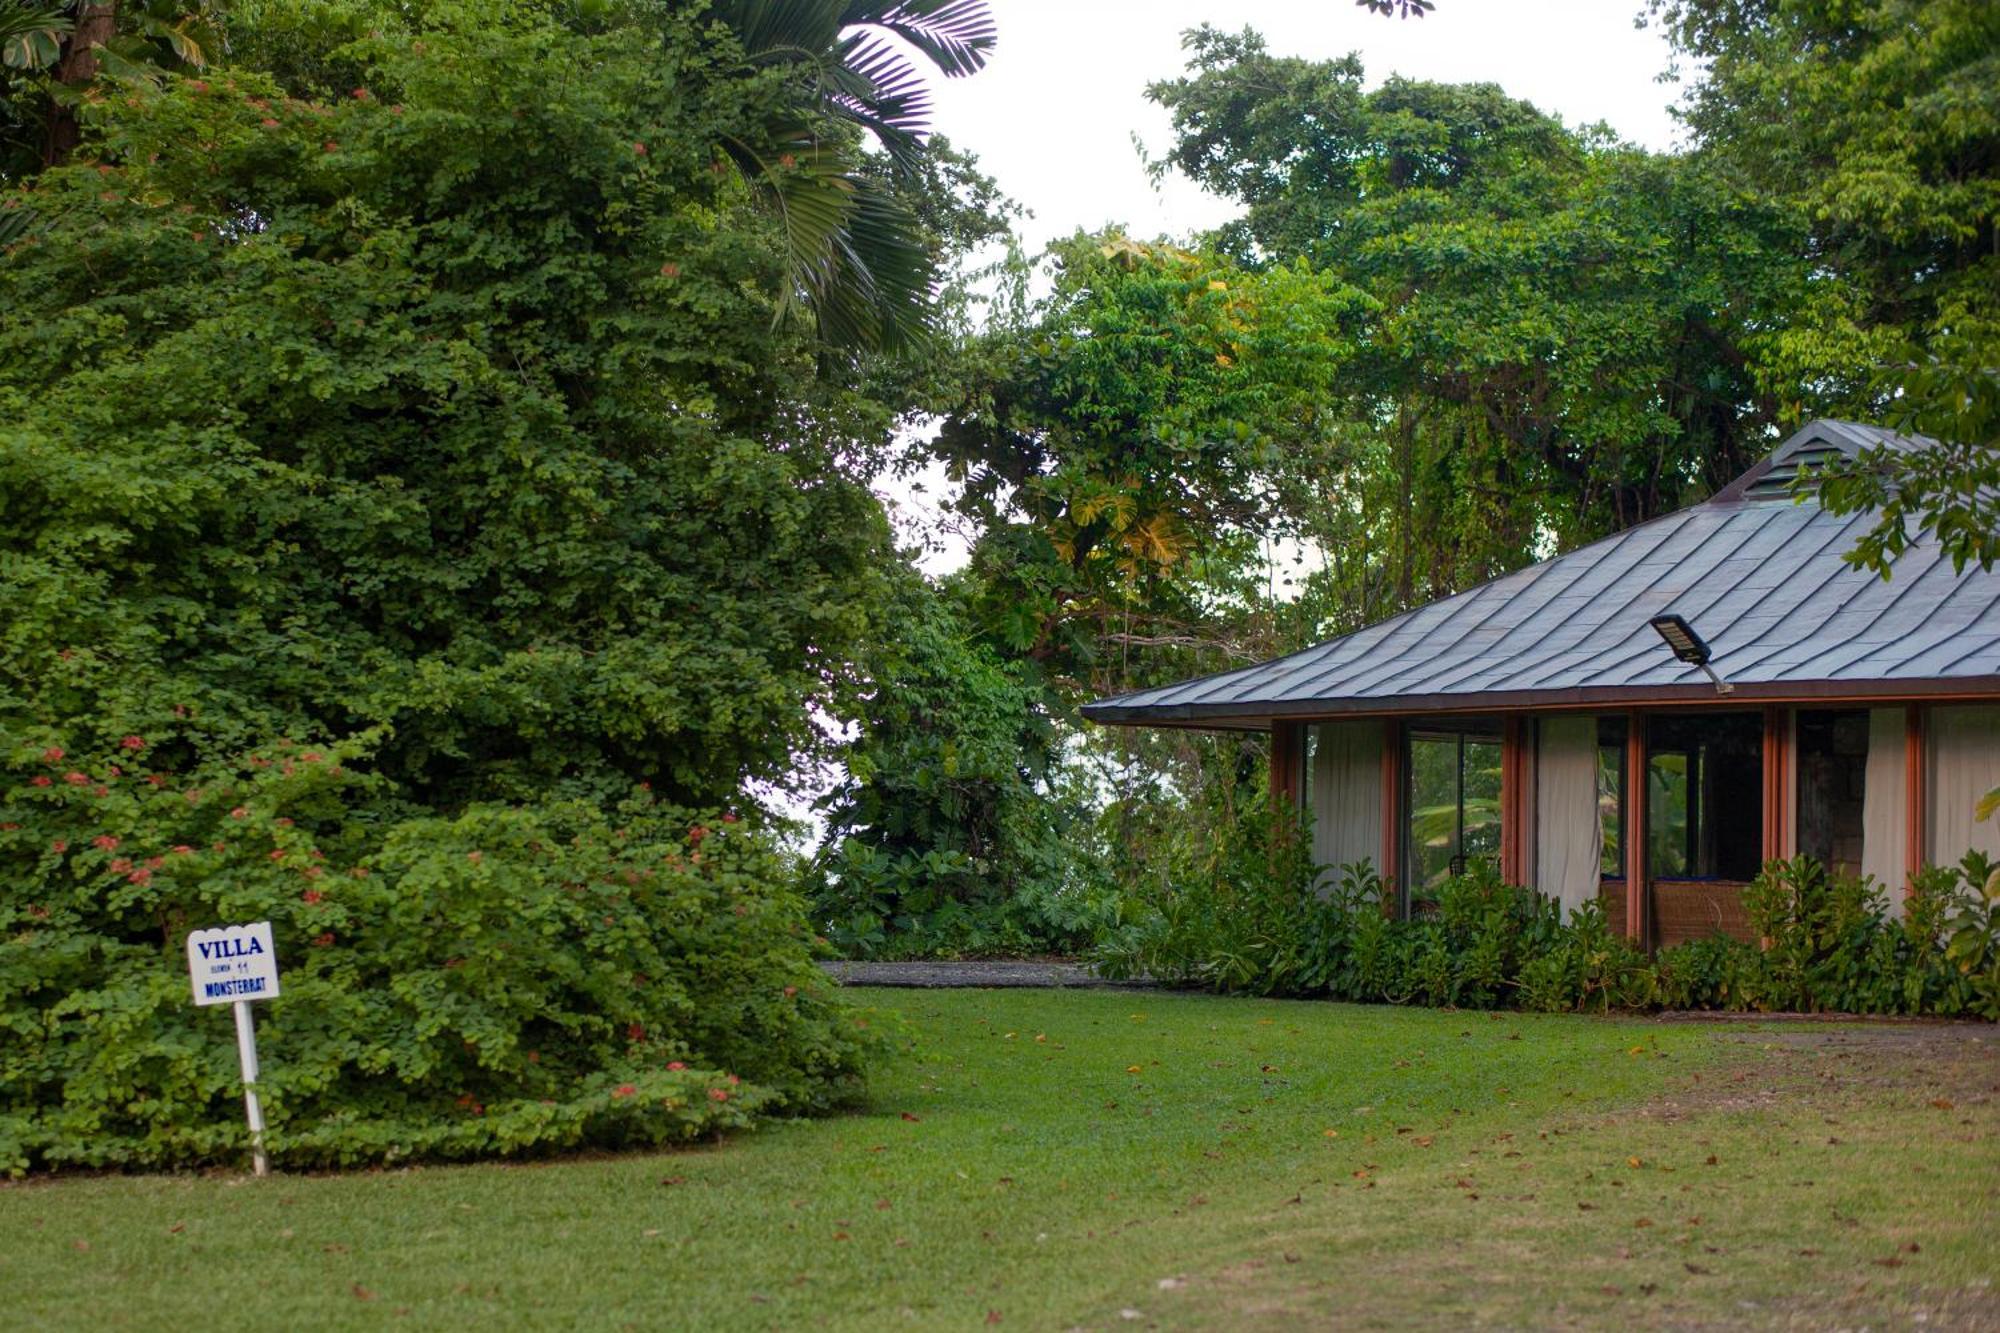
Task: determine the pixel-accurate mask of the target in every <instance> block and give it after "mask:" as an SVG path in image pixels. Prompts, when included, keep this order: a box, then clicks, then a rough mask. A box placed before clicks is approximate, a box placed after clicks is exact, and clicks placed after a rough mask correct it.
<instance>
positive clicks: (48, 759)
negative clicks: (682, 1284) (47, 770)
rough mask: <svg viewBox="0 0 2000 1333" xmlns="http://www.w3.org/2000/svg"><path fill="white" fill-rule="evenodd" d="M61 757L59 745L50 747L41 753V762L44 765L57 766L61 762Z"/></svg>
mask: <svg viewBox="0 0 2000 1333" xmlns="http://www.w3.org/2000/svg"><path fill="white" fill-rule="evenodd" d="M62 757H63V752H62V746H60V745H51V746H50V747H49V748H48V749H46V750H44V751H42V762H43V763H45V764H59V763H61V762H62Z"/></svg>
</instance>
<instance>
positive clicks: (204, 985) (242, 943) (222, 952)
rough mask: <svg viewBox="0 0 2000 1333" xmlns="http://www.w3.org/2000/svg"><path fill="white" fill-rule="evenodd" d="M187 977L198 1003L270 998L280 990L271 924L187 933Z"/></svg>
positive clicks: (227, 1002) (259, 922) (223, 927)
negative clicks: (192, 983)
mask: <svg viewBox="0 0 2000 1333" xmlns="http://www.w3.org/2000/svg"><path fill="white" fill-rule="evenodd" d="M188 976H189V977H190V978H191V979H192V980H193V982H194V1002H195V1003H196V1004H233V1003H235V1002H236V1001H238V1000H268V999H270V998H271V997H272V996H274V995H276V994H277V993H278V953H277V950H276V949H275V948H273V947H272V945H271V923H270V922H268V921H253V922H251V923H250V924H249V925H247V926H218V927H217V928H216V929H214V930H197V931H195V932H194V933H193V934H192V935H189V936H188Z"/></svg>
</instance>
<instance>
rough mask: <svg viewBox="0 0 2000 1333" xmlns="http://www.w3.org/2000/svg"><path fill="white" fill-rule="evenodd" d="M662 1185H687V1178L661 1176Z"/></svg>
mask: <svg viewBox="0 0 2000 1333" xmlns="http://www.w3.org/2000/svg"><path fill="white" fill-rule="evenodd" d="M660 1183H661V1184H662V1185H685V1184H686V1183H687V1177H686V1176H661V1177H660Z"/></svg>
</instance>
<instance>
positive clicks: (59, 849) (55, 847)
mask: <svg viewBox="0 0 2000 1333" xmlns="http://www.w3.org/2000/svg"><path fill="white" fill-rule="evenodd" d="M49 850H50V851H52V852H54V853H55V854H56V855H57V856H61V855H62V854H63V853H64V852H66V851H68V850H69V844H68V843H66V842H64V841H63V840H62V839H61V838H57V839H56V840H55V841H54V842H52V843H50V844H49Z"/></svg>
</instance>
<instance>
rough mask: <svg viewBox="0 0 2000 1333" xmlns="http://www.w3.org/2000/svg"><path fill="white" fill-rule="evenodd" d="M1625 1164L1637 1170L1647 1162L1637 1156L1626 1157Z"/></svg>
mask: <svg viewBox="0 0 2000 1333" xmlns="http://www.w3.org/2000/svg"><path fill="white" fill-rule="evenodd" d="M1625 1165H1627V1166H1629V1167H1631V1168H1632V1169H1633V1170H1634V1171H1637V1170H1638V1169H1639V1168H1640V1167H1642V1166H1644V1165H1645V1163H1644V1162H1642V1161H1640V1160H1639V1159H1638V1158H1636V1157H1627V1158H1626V1159H1625Z"/></svg>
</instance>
